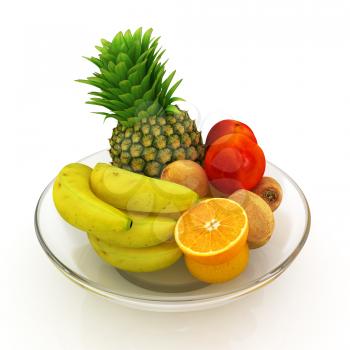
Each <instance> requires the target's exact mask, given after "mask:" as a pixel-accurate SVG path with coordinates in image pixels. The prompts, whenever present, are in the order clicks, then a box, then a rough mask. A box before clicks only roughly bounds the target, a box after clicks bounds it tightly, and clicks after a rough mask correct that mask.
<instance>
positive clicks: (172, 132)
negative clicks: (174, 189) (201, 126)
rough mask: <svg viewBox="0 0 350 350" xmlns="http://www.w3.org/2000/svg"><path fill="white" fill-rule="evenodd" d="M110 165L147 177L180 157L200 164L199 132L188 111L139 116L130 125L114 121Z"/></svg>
mask: <svg viewBox="0 0 350 350" xmlns="http://www.w3.org/2000/svg"><path fill="white" fill-rule="evenodd" d="M109 141H110V145H111V149H110V155H111V158H112V164H113V165H115V166H118V167H121V168H123V169H126V170H130V171H133V172H136V173H140V174H144V175H147V176H150V177H160V175H161V172H162V170H163V168H164V167H165V166H166V165H167V164H169V163H171V162H173V161H175V160H180V159H190V160H193V161H196V162H198V163H201V162H202V160H203V157H204V145H203V141H202V136H201V133H200V132H199V131H198V130H197V127H196V124H195V122H194V121H193V120H192V119H191V118H190V117H189V115H188V113H187V112H185V111H181V110H179V113H176V114H172V113H167V114H165V115H160V116H151V117H148V118H144V119H141V120H140V121H138V122H137V123H135V124H134V125H133V126H131V127H126V126H123V125H122V124H118V126H117V127H116V128H114V130H113V134H112V137H111V138H110V140H109Z"/></svg>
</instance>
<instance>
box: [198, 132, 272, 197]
mask: <svg viewBox="0 0 350 350" xmlns="http://www.w3.org/2000/svg"><path fill="white" fill-rule="evenodd" d="M265 166H266V161H265V156H264V152H263V151H262V149H261V148H260V147H259V146H258V144H257V143H255V142H253V141H252V140H251V139H250V138H249V137H248V136H245V135H243V134H229V135H225V136H222V137H220V138H219V139H217V140H216V141H215V142H214V143H213V144H212V145H211V146H210V147H209V148H208V150H207V153H206V155H205V159H204V169H205V172H206V173H207V176H208V179H209V181H210V184H211V185H212V186H214V187H215V189H217V190H219V191H220V192H221V193H223V194H226V195H230V194H232V193H233V192H234V191H236V190H238V189H240V188H244V189H247V190H250V189H252V188H254V187H255V186H256V185H257V184H258V182H259V181H260V179H261V178H262V176H263V175H264V172H265Z"/></svg>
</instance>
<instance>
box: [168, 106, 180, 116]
mask: <svg viewBox="0 0 350 350" xmlns="http://www.w3.org/2000/svg"><path fill="white" fill-rule="evenodd" d="M165 110H166V111H167V112H170V113H174V114H179V113H180V111H179V109H178V108H177V107H176V106H168V107H167V108H165Z"/></svg>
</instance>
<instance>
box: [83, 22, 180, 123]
mask: <svg viewBox="0 0 350 350" xmlns="http://www.w3.org/2000/svg"><path fill="white" fill-rule="evenodd" d="M152 31H153V30H152V29H148V30H147V31H146V32H145V33H144V34H143V33H142V28H139V29H137V30H136V31H135V33H134V34H132V33H131V32H130V30H127V31H126V32H125V33H122V32H119V33H118V34H117V35H116V36H115V37H114V38H113V40H112V41H111V42H110V41H107V40H105V39H102V40H101V44H102V46H96V48H97V50H98V51H99V52H100V53H99V55H98V57H84V58H86V59H87V60H89V61H90V62H92V63H94V64H95V65H96V66H97V67H98V69H99V72H96V73H94V74H93V76H92V77H88V78H87V79H83V80H77V81H78V82H81V83H85V84H89V85H92V86H95V87H97V88H99V89H100V91H98V92H90V93H89V94H90V95H92V97H91V99H90V101H88V102H87V103H88V104H92V105H98V106H103V107H105V108H108V109H109V110H110V112H108V113H107V112H95V113H97V114H101V115H104V116H105V119H106V118H115V119H117V120H118V122H119V123H121V124H122V125H124V126H127V127H128V126H132V125H133V124H134V123H136V122H137V121H139V120H140V119H143V118H148V117H149V116H151V115H159V114H161V113H164V112H171V113H177V112H178V109H177V107H176V106H175V105H173V103H174V102H175V101H183V99H182V98H179V97H174V96H173V94H174V92H175V90H176V88H177V87H178V86H179V85H180V83H181V81H182V80H179V81H177V82H176V83H175V84H173V85H171V82H172V80H173V78H174V75H175V71H173V72H172V73H171V74H169V75H168V76H167V77H166V78H165V72H166V71H165V65H166V62H167V61H165V62H163V63H162V62H161V57H162V56H163V54H164V52H165V50H162V49H161V48H159V47H158V43H159V39H160V38H159V37H158V38H152Z"/></svg>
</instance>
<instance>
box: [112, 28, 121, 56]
mask: <svg viewBox="0 0 350 350" xmlns="http://www.w3.org/2000/svg"><path fill="white" fill-rule="evenodd" d="M123 45H124V39H123V33H122V32H119V33H118V34H116V36H115V37H114V38H113V40H112V44H111V51H112V52H113V54H114V55H116V56H118V54H119V52H120V48H121V47H122V46H123Z"/></svg>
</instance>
